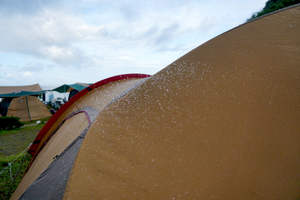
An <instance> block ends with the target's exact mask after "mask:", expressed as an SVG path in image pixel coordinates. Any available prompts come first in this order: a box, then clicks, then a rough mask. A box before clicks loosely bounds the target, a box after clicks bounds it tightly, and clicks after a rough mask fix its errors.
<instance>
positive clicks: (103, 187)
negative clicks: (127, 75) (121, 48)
mask: <svg viewBox="0 0 300 200" xmlns="http://www.w3.org/2000/svg"><path fill="white" fill-rule="evenodd" d="M299 19H300V5H299V4H298V5H296V6H293V7H290V8H288V9H284V10H281V11H279V12H275V13H272V14H270V15H268V16H266V17H262V18H259V19H257V20H255V21H252V22H249V23H246V24H243V25H241V26H239V27H237V28H235V29H232V30H230V31H228V32H226V33H224V34H222V35H220V36H218V37H216V38H214V39H212V40H210V41H208V42H207V43H205V44H203V45H201V46H199V47H198V48H196V49H194V50H193V51H191V52H189V53H188V54H186V55H184V56H183V57H181V58H179V59H178V60H176V61H175V62H174V63H172V64H170V65H169V66H167V67H166V68H165V69H163V70H162V71H160V72H158V73H157V74H155V75H153V76H152V77H150V78H149V79H148V80H146V81H145V82H144V83H142V84H140V85H138V86H137V87H135V89H133V90H131V91H130V92H129V93H126V94H125V95H120V96H119V97H118V98H117V99H116V100H115V101H111V103H109V104H108V105H107V104H106V105H107V106H104V107H103V106H101V108H100V109H98V111H99V114H98V115H97V117H96V118H95V120H94V121H93V122H92V123H91V125H90V128H89V130H88V131H87V132H86V135H85V138H84V140H83V142H82V145H81V147H80V149H79V151H78V154H77V156H76V159H75V161H73V162H72V170H71V172H70V175H69V176H68V179H67V184H66V188H65V189H62V190H63V192H62V191H60V192H61V194H62V195H63V198H64V199H75V200H76V199H299V197H300V185H299V182H300V173H299V172H300V133H299V131H300V124H299V122H300V112H299V110H300V87H299V85H300V80H299V77H300V47H299V44H300V37H299V32H300V23H299ZM115 88H117V87H115ZM104 94H105V93H104ZM74 97H75V96H74ZM86 101H88V99H86ZM89 101H92V100H91V99H89ZM96 102H98V101H96ZM63 132H64V131H63ZM44 148H49V149H50V148H51V147H47V145H46V146H45V147H44ZM42 151H43V150H42ZM42 151H41V153H42ZM63 157H64V156H61V158H63ZM34 162H37V159H36V160H35V161H34ZM34 162H33V163H32V165H33V164H34ZM52 164H53V163H52ZM50 166H51V165H50ZM56 166H57V165H56ZM29 170H30V169H29ZM49 170H50V169H49ZM46 171H47V170H46ZM25 177H26V176H25ZM43 178H47V177H43ZM49 179H51V177H50V176H49V177H48V179H47V180H49ZM38 180H39V179H38ZM38 180H37V181H38ZM53 181H54V180H53ZM56 181H58V182H60V181H61V180H56ZM22 182H23V181H22ZM22 182H21V184H22ZM35 183H37V182H35ZM21 184H20V185H21ZM26 187H28V186H26ZM26 187H25V189H26ZM38 187H40V188H41V191H43V193H44V195H45V196H47V197H48V194H50V193H52V192H53V188H50V187H47V184H41V185H36V184H33V186H29V187H28V189H27V190H26V191H25V193H24V196H27V195H28V196H27V197H32V198H34V195H35V193H34V192H36V193H37V195H41V194H39V191H40V190H39V189H38ZM45 188H46V189H45ZM33 191H34V192H33ZM47 191H49V192H48V193H47ZM16 193H17V194H16V195H15V194H14V196H13V198H12V199H15V198H18V197H19V196H20V195H21V194H22V191H18V190H17V191H16ZM59 198H62V197H61V196H60V197H59Z"/></svg>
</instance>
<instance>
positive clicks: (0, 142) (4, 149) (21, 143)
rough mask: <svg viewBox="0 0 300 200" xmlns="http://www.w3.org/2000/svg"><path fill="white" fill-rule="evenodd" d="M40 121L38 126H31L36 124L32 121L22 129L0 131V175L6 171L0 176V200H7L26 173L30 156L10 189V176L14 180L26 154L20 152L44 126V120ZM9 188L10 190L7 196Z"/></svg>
mask: <svg viewBox="0 0 300 200" xmlns="http://www.w3.org/2000/svg"><path fill="white" fill-rule="evenodd" d="M41 121H42V123H40V124H38V125H32V123H35V122H36V121H34V122H31V124H30V123H26V124H27V126H26V125H25V126H23V127H22V128H17V129H14V130H1V131H0V173H1V172H2V170H3V169H5V168H6V170H5V171H4V172H3V173H2V174H0V200H2V199H6V196H7V199H9V198H10V196H11V195H12V193H13V192H14V190H15V189H16V188H17V186H18V185H19V183H20V181H21V179H22V177H23V175H24V173H25V171H26V168H27V165H28V163H29V161H30V158H31V156H29V155H27V157H26V160H25V162H24V163H23V165H22V168H21V169H20V171H19V173H18V176H17V177H16V179H15V181H14V184H13V185H12V187H11V183H12V180H11V176H12V178H14V176H15V174H16V172H17V171H18V169H19V167H20V165H21V163H22V161H23V159H24V157H25V155H26V153H27V152H24V153H22V152H23V151H24V149H26V148H27V147H28V146H29V145H30V144H31V143H32V142H33V140H34V138H35V137H36V135H37V134H38V133H39V131H40V130H41V129H42V127H43V126H44V125H45V123H43V122H44V121H46V120H41ZM30 125H32V126H30ZM21 153H22V154H21ZM13 161H14V162H13ZM12 162H13V163H12ZM9 163H12V165H11V172H12V173H11V174H12V175H11V174H10V167H7V166H8V164H9ZM10 187H11V190H10V192H9V194H8V195H7V193H8V191H9V188H10Z"/></svg>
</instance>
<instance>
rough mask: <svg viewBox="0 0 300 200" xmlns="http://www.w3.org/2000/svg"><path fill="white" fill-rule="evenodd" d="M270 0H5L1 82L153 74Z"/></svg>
mask: <svg viewBox="0 0 300 200" xmlns="http://www.w3.org/2000/svg"><path fill="white" fill-rule="evenodd" d="M266 1H267V0H251V1H241V0H229V1H224V0H184V1H183V0H149V1H145V0H76V1H74V0H0V86H15V85H29V84H35V83H39V84H40V85H41V86H42V88H43V89H53V88H51V87H56V86H59V85H62V84H65V83H67V84H73V83H75V82H85V83H94V82H97V81H99V80H102V79H104V78H107V77H110V76H114V75H118V74H124V73H146V74H151V75H152V74H155V73H156V72H158V71H160V70H161V69H163V68H164V67H166V66H167V65H169V64H170V63H172V62H173V61H175V60H176V59H177V58H179V57H181V56H183V55H184V54H186V53H187V52H189V51H191V50H192V49H194V48H196V47H197V46H199V45H201V44H202V43H204V42H206V41H208V40H210V39H212V38H214V37H216V36H217V35H219V34H221V33H223V32H226V31H228V30H230V29H232V28H234V27H236V26H238V25H240V24H243V23H244V22H245V21H246V20H247V19H248V18H249V17H251V15H252V13H254V12H257V11H260V10H261V9H262V8H263V7H264V5H265V2H266Z"/></svg>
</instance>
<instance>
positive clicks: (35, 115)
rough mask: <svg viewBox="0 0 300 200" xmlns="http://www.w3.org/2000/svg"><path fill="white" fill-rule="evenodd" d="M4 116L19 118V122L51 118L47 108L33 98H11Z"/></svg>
mask: <svg viewBox="0 0 300 200" xmlns="http://www.w3.org/2000/svg"><path fill="white" fill-rule="evenodd" d="M6 116H8V117H9V116H14V117H19V118H20V121H32V120H38V119H43V118H47V117H50V116H51V113H50V112H49V110H48V109H47V107H46V106H45V105H44V104H43V102H41V101H40V100H39V99H38V98H37V97H35V96H21V97H17V98H13V99H12V101H11V103H10V106H9V108H8V112H7V115H6Z"/></svg>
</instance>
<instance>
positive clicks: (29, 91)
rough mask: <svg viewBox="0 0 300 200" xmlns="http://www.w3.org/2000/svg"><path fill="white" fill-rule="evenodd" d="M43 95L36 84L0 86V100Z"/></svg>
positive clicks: (42, 91)
mask: <svg viewBox="0 0 300 200" xmlns="http://www.w3.org/2000/svg"><path fill="white" fill-rule="evenodd" d="M43 93H45V91H44V90H43V89H42V88H41V86H40V85H39V84H38V83H37V84H33V85H26V86H0V98H5V97H20V96H28V95H36V94H43Z"/></svg>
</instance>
